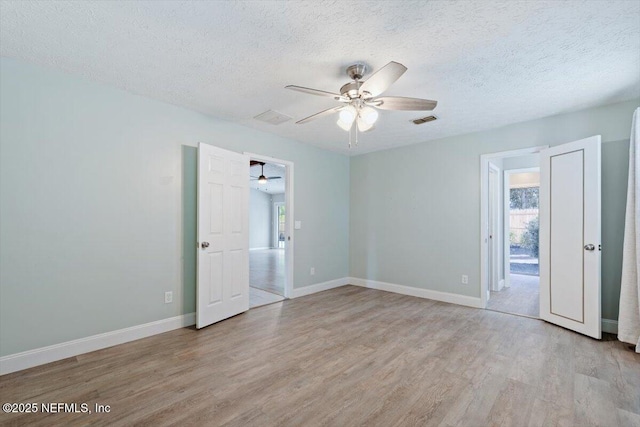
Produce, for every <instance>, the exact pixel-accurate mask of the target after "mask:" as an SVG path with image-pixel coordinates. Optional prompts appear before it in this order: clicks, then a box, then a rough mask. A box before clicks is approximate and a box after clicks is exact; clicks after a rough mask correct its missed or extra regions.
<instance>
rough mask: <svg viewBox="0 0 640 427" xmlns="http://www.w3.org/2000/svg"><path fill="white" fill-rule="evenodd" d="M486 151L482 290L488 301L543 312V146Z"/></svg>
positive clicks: (491, 305) (493, 306) (526, 312)
mask: <svg viewBox="0 0 640 427" xmlns="http://www.w3.org/2000/svg"><path fill="white" fill-rule="evenodd" d="M542 148H544V147H533V148H530V149H524V150H515V151H509V152H502V153H494V154H490V155H483V156H481V163H482V168H483V169H482V172H483V173H482V180H483V181H482V190H481V193H482V199H481V202H482V203H481V205H482V206H481V208H482V212H481V217H482V224H483V240H482V246H481V258H482V262H481V273H482V276H481V290H482V294H481V296H482V299H483V306H484V307H485V308H487V309H489V310H495V311H500V312H505V313H510V314H518V315H522V316H528V317H535V318H538V317H539V307H540V299H539V292H540V281H539V263H538V247H539V244H538V194H539V187H540V173H539V164H540V157H539V154H538V153H539V151H540V150H541V149H542Z"/></svg>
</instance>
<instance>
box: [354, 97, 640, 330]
mask: <svg viewBox="0 0 640 427" xmlns="http://www.w3.org/2000/svg"><path fill="white" fill-rule="evenodd" d="M639 104H640V100H635V101H632V102H624V103H619V104H614V105H609V106H604V107H599V108H593V109H589V110H584V111H579V112H575V113H570V114H563V115H557V116H552V117H548V118H543V119H539V120H534V121H529V122H524V123H517V124H514V125H510V126H505V127H502V128H499V129H494V130H491V131H486V132H477V133H473V134H467V135H461V136H455V137H450V138H443V139H439V140H434V141H429V142H425V143H422V144H417V145H411V146H406V147H399V148H396V149H391V150H385V151H383V152H374V153H369V154H364V155H361V156H357V157H355V158H352V159H351V210H350V214H351V223H350V224H351V225H350V233H351V234H350V269H351V276H353V277H359V278H365V279H371V280H379V281H383V282H390V283H396V284H400V285H406V286H412V287H417V288H424V289H432V290H436V291H442V292H450V293H456V294H461V295H467V296H473V297H479V296H480V182H479V178H480V155H481V154H486V153H495V152H500V151H507V150H514V149H519V148H525V147H533V146H539V145H552V146H553V145H558V144H562V143H565V142H570V141H575V140H577V139H581V138H585V137H588V136H591V135H598V134H599V135H602V140H603V141H604V143H603V146H602V153H603V154H602V185H603V198H602V206H603V214H602V226H603V228H602V243H603V248H604V250H603V253H602V264H603V277H602V288H603V293H602V305H603V307H602V309H603V310H602V314H603V317H604V318H608V319H617V318H618V298H619V290H620V269H621V247H622V233H623V227H624V221H623V219H624V205H625V200H626V173H627V167H628V166H627V161H628V152H627V150H628V142H629V133H630V130H631V117H632V113H633V110H634V109H635V108H636V107H637V106H638V105H639ZM444 119H445V120H446V118H444ZM425 126H427V125H425ZM425 132H428V128H427V127H425ZM611 141H613V142H611ZM462 274H468V275H469V285H463V284H461V283H460V276H461V275H462Z"/></svg>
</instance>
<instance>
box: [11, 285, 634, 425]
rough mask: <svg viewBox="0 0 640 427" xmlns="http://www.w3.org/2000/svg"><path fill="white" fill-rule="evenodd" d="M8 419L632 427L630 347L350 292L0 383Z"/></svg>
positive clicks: (474, 312)
mask: <svg viewBox="0 0 640 427" xmlns="http://www.w3.org/2000/svg"><path fill="white" fill-rule="evenodd" d="M0 394H1V396H2V401H3V402H7V401H8V402H89V403H90V404H91V405H93V404H94V403H96V402H97V403H101V404H108V405H111V412H110V413H109V414H90V415H89V414H51V415H43V414H25V415H7V414H2V415H1V418H0V421H1V422H3V423H4V424H15V425H25V424H27V423H28V424H30V425H46V426H50V425H85V424H88V423H92V424H96V425H115V426H118V425H122V426H129V425H150V426H159V425H180V426H184V425H212V426H218V425H226V426H315V425H325V426H347V425H363V426H405V425H407V426H408V425H415V426H494V425H495V426H499V425H500V426H516V427H518V426H545V425H548V426H555V425H557V426H590V425H600V426H636V425H640V415H639V414H640V356H639V355H637V354H635V353H633V352H632V351H630V350H628V349H627V348H626V346H625V345H623V344H622V343H620V342H618V341H616V340H613V339H611V336H609V340H603V341H596V340H593V339H590V338H586V337H584V336H581V335H578V334H576V333H573V332H570V331H568V330H565V329H562V328H559V327H556V326H553V325H550V324H547V323H544V322H542V321H540V320H536V319H530V318H525V317H518V316H512V315H508V314H503V313H497V312H494V311H489V310H480V309H473V308H468V307H462V306H457V305H452V304H446V303H441V302H436V301H430V300H425V299H420V298H414V297H409V296H403V295H397V294H392V293H387V292H382V291H376V290H371V289H363V288H359V287H354V286H346V287H342V288H338V289H333V290H330V291H325V292H321V293H318V294H314V295H309V296H306V297H302V298H298V299H295V300H287V301H284V302H280V303H275V304H271V305H267V306H264V307H260V308H257V309H254V310H249V311H248V312H247V313H245V314H242V315H239V316H236V317H233V318H231V319H228V320H226V321H223V322H220V323H218V324H216V325H212V326H210V327H208V328H205V329H203V330H200V331H196V330H194V329H191V328H186V329H179V330H176V331H172V332H168V333H165V334H162V335H157V336H154V337H150V338H146V339H142V340H139V341H135V342H132V343H127V344H123V345H120V346H116V347H112V348H109V349H104V350H100V351H97V352H94V353H90V354H86V355H82V356H78V357H74V358H70V359H66V360H63V361H60V362H57V363H53V364H50V365H46V366H42V367H37V368H33V369H30V370H26V371H22V372H18V373H14V374H10V375H6V376H3V377H0Z"/></svg>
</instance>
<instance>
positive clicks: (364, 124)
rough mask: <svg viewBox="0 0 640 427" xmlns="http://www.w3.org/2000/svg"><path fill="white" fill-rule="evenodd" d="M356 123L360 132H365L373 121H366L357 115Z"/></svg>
mask: <svg viewBox="0 0 640 427" xmlns="http://www.w3.org/2000/svg"><path fill="white" fill-rule="evenodd" d="M357 123H358V130H359V131H360V132H366V131H368V130H371V129H373V123H367V122H366V121H365V120H363V119H362V118H361V117H358V122H357Z"/></svg>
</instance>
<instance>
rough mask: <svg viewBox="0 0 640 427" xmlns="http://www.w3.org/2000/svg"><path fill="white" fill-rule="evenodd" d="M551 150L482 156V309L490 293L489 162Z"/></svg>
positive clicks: (529, 150) (520, 150)
mask: <svg viewBox="0 0 640 427" xmlns="http://www.w3.org/2000/svg"><path fill="white" fill-rule="evenodd" d="M545 148H549V146H548V145H539V146H536V147H528V148H522V149H519V150H509V151H500V152H496V153H487V154H481V155H480V307H481V308H487V301H488V300H489V298H488V293H489V280H488V279H489V278H488V277H487V275H488V272H489V234H488V231H489V219H488V218H489V162H490V161H491V160H495V159H501V158H507V157H519V156H526V155H527V154H536V153H539V152H540V151H541V150H543V149H545Z"/></svg>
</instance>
